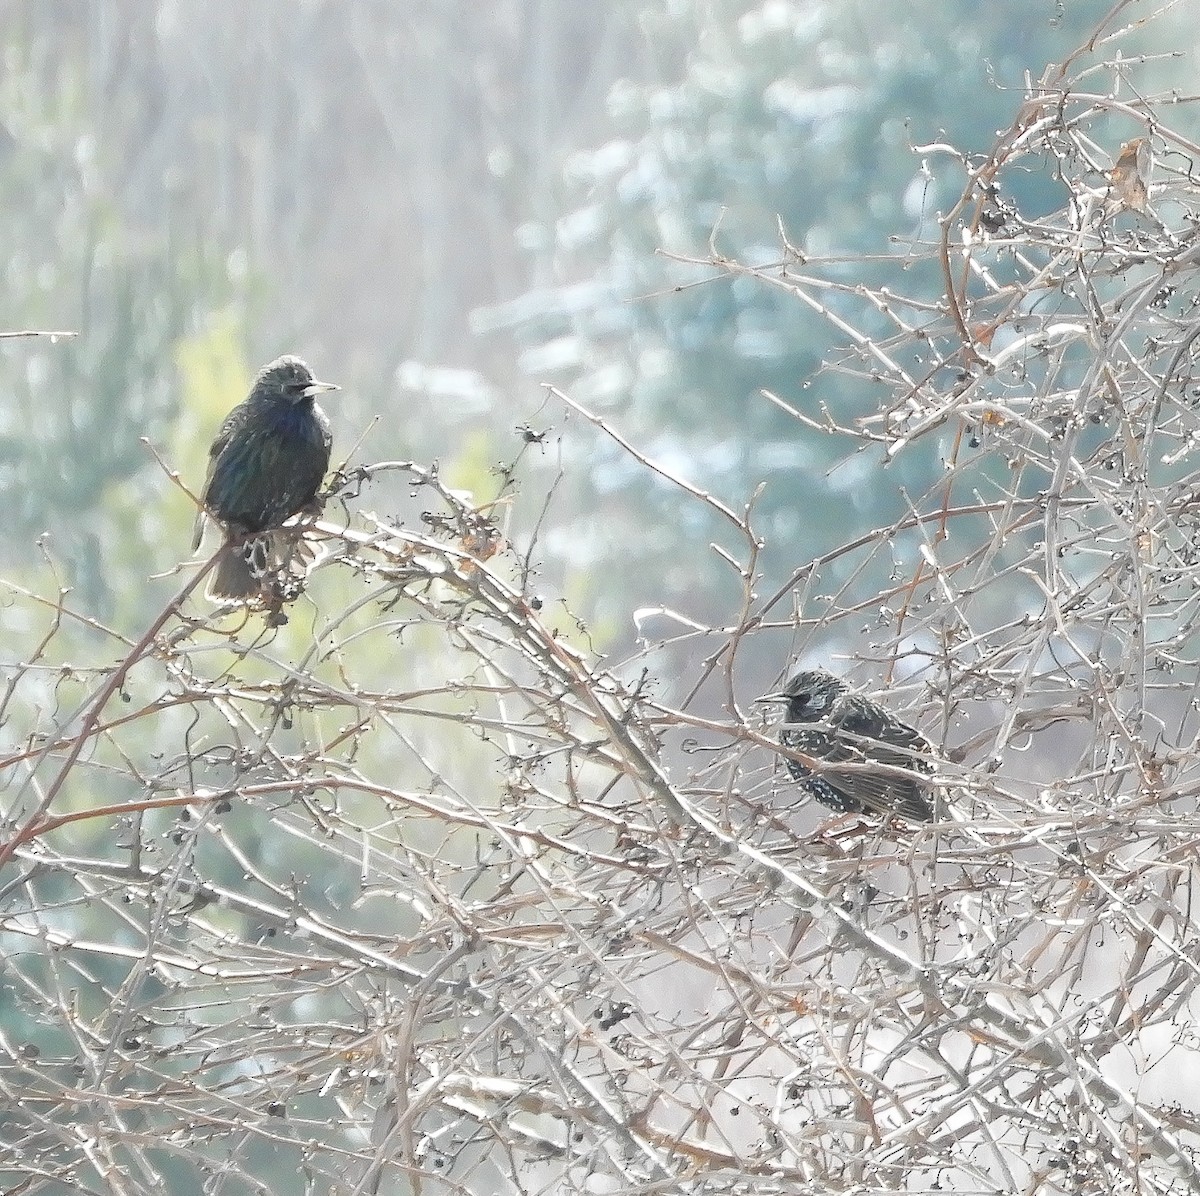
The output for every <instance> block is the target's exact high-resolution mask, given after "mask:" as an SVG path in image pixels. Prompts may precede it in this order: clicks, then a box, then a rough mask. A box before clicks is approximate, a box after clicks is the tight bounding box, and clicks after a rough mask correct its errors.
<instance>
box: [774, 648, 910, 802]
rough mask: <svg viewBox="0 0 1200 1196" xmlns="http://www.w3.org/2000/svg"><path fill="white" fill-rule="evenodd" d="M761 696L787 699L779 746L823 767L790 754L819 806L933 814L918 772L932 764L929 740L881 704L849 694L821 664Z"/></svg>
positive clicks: (796, 773) (795, 772) (790, 764)
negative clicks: (797, 758)
mask: <svg viewBox="0 0 1200 1196" xmlns="http://www.w3.org/2000/svg"><path fill="white" fill-rule="evenodd" d="M758 701H759V702H780V703H782V704H783V706H784V714H783V722H782V724H781V725H780V728H779V742H780V744H781V745H782V746H783V747H785V748H788V749H790V750H791V751H793V752H796V753H799V754H801V755H805V756H809V757H811V758H812V760H813V762H814V765H816V766H819V767H811V768H810V767H809V766H808V765H806V764H804V763H802V762H801V761H799V760H796V759H792V758H789V759H788V761H787V767H788V772H790V773H791V774H792V776H793V778H794V779H795V780H797V781H799V783H800V785H801V786H802V787H803V788H804V789H806V790H807V791H808V792H809V793H811V794H812V795H813V797H815V798H816V799H817V801H819V802H820V803H821V804H822V805H825V806H829V807H830V809H833V810H838V811H840V812H841V813H845V814H850V813H856V814H857V813H864V812H868V811H869V812H872V813H876V814H885V815H886V814H898V815H900V817H902V818H907V819H910V820H911V821H913V822H929V821H931V820H932V818H933V804H932V800H931V794H930V788H929V783H928V781H926V780H925V779H924V778H923V777H921V776H920V774H921V773H928V772H931V771H932V769H933V765H932V763H931V762H930V761H929V759H928V758H927V757H928V754H929V751H930V745H929V741H928V740H927V739H926V738H925V737H924V736H923V735H922V734H921V733H920V732H919V731H917V730H916V729H915V728H913V727H910V726H909V725H908V724H907V723H903V722H901V721H900V720H899V719H898V718H896V717H895V715H893V714H891V713H890V712H889V711H887V710H885V709H884V708H883V707H882V706H880V705H879V704H878V703H877V702H872V701H871V700H870V699H869V698H864V697H860V696H859V695H858V694H854V693H851V692H850V690H849V687H848V686H847V685H846V683H845V682H844V681H842V680H841V678H839V677H835V676H834V675H833V674H832V673H827V672H825V671H824V670H823V669H813V670H808V671H802V672H799V673H796V674H794V675H793V676H792V677H790V678H789V679H788V681H787V683H786V684H785V685H784V687H783V689H781V690H780V691H779V692H778V693H771V694H764V695H763V696H762V697H761V698H759V699H758ZM874 765H884V766H885V767H883V768H875V767H873V766H874ZM905 773H911V774H913V775H912V776H906V775H905Z"/></svg>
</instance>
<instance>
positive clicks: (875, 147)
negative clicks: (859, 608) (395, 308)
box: [481, 0, 1098, 610]
mask: <svg viewBox="0 0 1200 1196" xmlns="http://www.w3.org/2000/svg"><path fill="white" fill-rule="evenodd" d="M1085 7H1086V6H1082V5H1066V6H1064V5H1061V4H1056V3H1050V2H1047V0H1016V2H1014V3H1012V4H1005V5H1001V6H983V7H980V6H976V5H970V4H959V5H951V6H949V7H947V6H946V5H945V4H941V3H938V4H934V3H906V4H887V3H885V4H879V3H868V2H862V0H850V2H846V3H838V4H812V3H809V2H807V0H805V2H801V0H768V2H765V3H746V2H745V0H723V2H720V3H716V4H706V5H703V6H701V5H686V4H683V5H681V4H671V3H662V4H655V5H648V6H646V12H645V15H644V20H645V21H646V22H647V23H648V26H649V28H650V29H651V31H652V32H653V34H655V35H660V36H665V37H670V38H672V39H685V40H686V39H691V41H692V44H693V45H694V50H693V53H692V54H691V56H690V58H689V61H688V65H687V68H686V70H685V71H684V72H683V74H682V75H681V77H679V78H677V79H671V80H668V81H666V82H664V83H662V84H658V85H636V84H633V83H628V82H626V83H618V84H617V85H616V86H615V87H614V89H613V91H612V93H611V95H610V111H611V115H612V122H613V135H612V136H611V137H610V138H608V139H606V140H605V141H604V142H603V143H601V144H598V145H597V147H596V148H595V149H593V150H590V151H581V152H579V153H577V154H575V155H574V156H573V158H572V159H571V161H570V162H569V164H568V177H569V179H571V180H573V190H572V194H573V197H574V198H573V200H572V201H570V202H569V204H568V206H567V209H566V210H565V211H564V213H563V214H562V216H561V217H560V218H559V219H558V221H557V223H556V224H555V226H554V227H553V228H550V227H543V228H541V229H536V230H534V229H530V230H527V232H526V237H527V239H528V240H529V242H530V243H531V244H534V245H537V246H539V247H542V246H544V245H547V244H551V243H552V244H553V247H554V250H553V251H554V254H555V260H556V263H557V268H558V270H559V272H560V276H562V277H565V278H566V279H567V280H569V281H568V282H567V283H566V284H565V285H563V286H558V287H546V288H542V289H540V290H537V291H534V292H531V293H530V294H528V295H526V296H525V297H523V298H522V299H521V300H519V301H517V302H515V303H512V304H509V305H507V306H504V307H502V308H499V309H496V310H494V311H492V312H489V313H486V314H485V315H484V316H482V317H481V323H482V324H483V325H484V326H486V327H489V328H493V327H505V328H511V329H513V330H514V332H515V333H516V335H517V336H518V338H519V340H520V342H521V343H522V345H523V346H524V358H523V362H522V364H523V368H524V369H525V370H526V372H527V373H528V374H530V375H531V376H534V377H539V378H543V377H550V378H553V379H554V380H555V381H556V382H558V383H560V384H561V385H562V386H563V387H564V389H566V390H567V391H568V392H569V393H570V394H571V395H572V396H573V397H574V398H576V399H577V400H579V401H580V402H583V403H585V404H587V405H589V406H591V407H593V408H596V409H599V410H600V411H601V412H603V413H604V414H606V415H609V416H611V418H612V419H613V421H614V423H615V424H616V426H617V427H619V428H620V429H621V431H622V432H623V433H624V434H625V435H626V436H627V437H628V438H629V439H630V440H632V441H633V442H634V443H635V444H637V445H638V446H640V447H641V448H643V449H645V450H647V451H648V452H649V454H650V456H651V457H654V458H656V459H657V460H659V461H661V462H662V463H663V464H664V465H666V466H668V467H669V468H672V469H674V470H675V471H677V472H678V473H680V474H682V475H683V476H685V477H687V478H689V479H690V480H692V481H694V482H695V483H696V484H698V485H700V486H701V487H702V488H705V489H708V490H711V491H713V492H715V493H716V494H717V495H718V496H719V497H721V498H722V499H724V500H725V501H727V502H728V503H730V504H731V505H733V506H734V507H735V508H740V507H741V506H742V505H743V504H744V503H745V502H746V501H747V500H748V499H749V498H750V496H751V494H752V493H753V491H754V489H755V486H756V485H757V484H758V483H759V482H760V481H762V480H764V479H765V480H766V481H767V483H768V485H767V488H766V490H765V492H764V494H763V496H762V498H761V499H760V500H759V502H758V503H757V504H756V514H757V519H756V527H757V530H758V531H759V532H760V533H762V534H764V535H765V536H766V538H767V540H768V542H769V543H771V544H772V545H773V546H774V549H775V551H774V553H773V554H772V555H771V556H770V557H769V558H768V559H767V561H766V562H765V565H766V568H767V570H768V572H769V573H770V575H771V576H772V577H779V576H786V575H787V574H788V573H789V572H790V571H791V570H792V569H793V568H795V567H798V566H801V565H803V564H804V562H805V561H806V560H807V559H808V558H810V557H811V556H813V555H814V554H815V553H817V552H818V551H819V550H821V549H822V548H828V547H830V546H832V545H834V544H837V543H840V542H841V541H843V540H845V539H847V538H849V537H850V536H851V535H853V534H855V533H856V532H859V533H860V532H862V531H864V530H866V529H868V528H870V527H873V526H877V525H879V524H882V523H887V522H889V521H890V520H892V519H893V518H895V517H896V516H897V515H898V514H899V513H901V512H902V511H903V510H904V500H903V497H902V495H901V490H902V488H904V489H907V490H908V491H909V492H910V493H920V492H922V491H923V490H924V489H925V488H926V487H928V486H929V485H930V484H932V483H933V482H934V481H935V480H936V478H937V476H938V473H939V461H938V460H937V459H936V456H937V454H936V450H935V445H934V444H933V443H932V442H930V447H929V448H928V449H927V450H922V451H919V452H913V453H908V454H905V455H904V456H903V458H902V459H901V460H900V461H898V462H895V463H893V464H892V465H890V466H888V467H887V469H886V471H885V470H884V467H883V464H882V462H881V461H880V460H879V459H878V458H876V459H870V458H859V459H857V460H856V461H853V462H851V463H849V464H847V465H844V466H843V467H842V468H840V469H834V466H835V465H837V463H838V462H839V461H840V460H841V457H842V455H843V454H844V452H845V447H844V443H843V442H842V441H841V440H840V438H838V437H824V438H822V437H821V436H820V435H819V434H817V433H814V432H813V431H811V430H809V429H807V428H805V427H803V426H802V425H800V424H799V423H798V422H796V421H795V420H793V419H791V418H790V417H789V416H787V415H786V414H785V413H783V412H781V411H780V410H779V409H778V408H777V407H775V406H773V405H771V404H770V403H769V402H767V401H766V400H764V399H763V397H762V396H761V394H760V391H761V390H762V389H766V390H770V391H772V392H773V393H775V394H777V395H779V396H780V397H781V398H783V399H784V400H785V401H786V402H788V403H790V404H793V405H794V406H796V407H797V408H799V409H801V410H804V411H807V412H808V413H809V414H810V415H812V416H813V417H815V418H819V417H820V405H821V404H826V405H828V407H829V408H830V409H831V410H832V411H833V413H834V415H835V416H836V417H837V418H839V419H841V420H847V421H848V420H851V419H853V418H855V417H856V416H861V415H868V414H871V413H873V412H875V411H876V410H877V409H878V406H879V403H880V401H881V398H882V396H881V395H880V393H879V392H878V391H877V390H876V389H875V388H873V387H872V386H871V385H870V382H869V380H866V379H863V378H862V377H860V376H858V375H857V374H852V373H839V372H837V371H836V370H833V369H828V368H823V363H827V362H828V361H829V360H830V359H831V352H832V350H833V349H834V348H835V347H836V346H838V345H842V344H845V343H846V339H847V338H846V335H845V334H844V333H842V332H840V331H838V330H837V329H836V328H835V327H833V325H832V321H831V320H830V319H828V318H826V317H824V316H823V315H820V314H818V313H815V312H814V311H812V310H811V309H810V308H809V307H808V306H806V304H805V303H804V302H802V301H801V300H799V299H798V298H797V297H796V296H795V295H793V294H791V293H788V292H787V291H786V290H784V289H780V288H775V287H769V286H766V285H764V284H762V283H760V282H759V281H757V280H755V279H751V278H745V277H742V278H735V279H732V280H731V279H730V278H727V277H720V278H715V279H714V271H713V270H712V269H711V268H710V267H708V266H706V265H689V264H686V263H681V262H679V261H676V260H672V259H671V258H670V257H665V256H663V253H662V252H660V251H665V252H666V254H675V255H680V256H682V257H688V258H693V259H701V260H706V259H707V258H708V257H709V254H710V243H711V245H712V247H713V248H715V250H716V252H717V253H719V254H721V255H723V256H724V257H726V258H730V259H735V260H736V261H738V262H740V263H742V264H746V265H766V264H768V263H778V262H780V261H781V260H782V257H783V244H782V242H781V236H780V233H781V230H782V233H783V235H784V236H786V238H787V241H788V242H789V243H790V244H792V245H793V246H795V247H796V248H798V249H799V250H800V251H802V253H803V254H804V255H806V257H807V258H808V259H809V260H808V261H807V262H802V263H799V264H796V265H794V267H793V268H794V270H795V272H796V273H797V274H799V275H803V276H806V277H808V278H818V279H820V280H821V282H820V285H821V286H823V287H824V289H823V290H821V289H818V290H817V292H816V298H817V300H818V301H819V302H821V303H823V304H824V305H826V306H827V307H828V308H829V309H830V311H831V312H832V313H833V315H834V317H835V318H837V319H841V320H844V321H846V322H847V323H848V324H849V325H850V326H852V327H853V328H855V329H856V330H857V331H858V332H859V333H861V334H863V335H866V336H870V335H875V334H879V333H882V332H884V331H885V330H887V329H888V328H889V324H888V322H887V321H886V320H885V319H884V318H883V317H882V316H880V315H879V314H878V312H877V311H875V310H874V309H873V308H872V306H871V304H870V303H869V302H868V301H867V299H866V298H865V297H864V296H863V295H862V294H861V293H860V292H857V291H856V290H855V288H856V287H857V286H859V285H862V284H865V285H867V286H880V285H883V284H885V283H887V282H888V281H889V280H891V281H892V282H893V284H895V285H896V287H897V289H898V290H901V291H902V292H903V293H905V294H908V295H913V294H916V295H918V296H921V295H923V296H924V297H925V298H927V300H928V301H929V302H930V303H931V304H936V303H937V301H938V299H939V297H940V295H941V293H942V290H943V289H944V284H943V281H942V279H941V276H940V272H939V271H938V269H937V267H936V264H935V263H933V262H931V261H930V260H929V259H928V257H927V256H926V255H925V254H924V249H925V248H926V247H927V245H928V243H929V242H930V241H931V240H934V239H936V237H937V236H938V232H939V227H938V220H937V217H938V213H939V212H940V211H944V210H946V209H947V208H948V207H949V206H950V205H951V204H952V203H953V202H954V201H955V200H956V199H957V198H958V195H959V194H960V192H961V190H962V187H963V185H964V178H963V174H962V171H961V169H959V168H958V167H957V165H956V164H954V161H953V159H949V158H945V157H933V156H922V155H921V154H920V153H919V152H915V151H914V149H913V146H914V144H919V143H922V142H927V141H942V142H952V143H953V144H954V145H956V146H958V147H959V148H961V149H963V150H964V151H967V152H975V153H982V152H983V151H985V150H986V149H987V148H988V147H990V145H991V144H992V142H993V140H994V137H995V132H996V130H997V129H999V128H1003V127H1005V126H1007V125H1008V124H1010V123H1011V122H1012V120H1013V118H1014V115H1015V112H1016V110H1017V109H1018V107H1019V105H1020V102H1021V94H1022V88H1023V86H1024V83H1025V79H1024V72H1025V71H1026V70H1029V71H1031V72H1033V74H1034V76H1036V75H1037V74H1040V72H1041V71H1042V69H1043V68H1044V65H1045V63H1046V61H1047V60H1051V59H1054V58H1055V57H1056V56H1058V57H1061V55H1063V54H1064V53H1065V52H1067V51H1068V50H1069V49H1070V48H1072V47H1073V46H1074V45H1075V44H1076V41H1077V39H1078V38H1079V36H1080V35H1081V34H1082V32H1083V31H1084V30H1085V29H1086V28H1087V23H1088V22H1090V21H1092V20H1094V19H1095V18H1096V16H1097V15H1098V14H1096V13H1095V12H1092V11H1085ZM1025 182H1026V184H1027V187H1026V188H1025V190H1024V192H1023V193H1022V194H1021V195H1020V196H1018V197H1015V202H1018V203H1019V204H1020V206H1021V207H1022V209H1023V210H1024V209H1029V210H1032V211H1037V210H1039V209H1041V210H1045V209H1047V208H1049V207H1051V206H1053V205H1054V204H1056V203H1057V202H1059V201H1060V199H1061V186H1060V184H1059V183H1058V182H1057V181H1056V180H1055V178H1054V177H1053V174H1052V173H1051V172H1050V171H1047V172H1045V173H1043V174H1040V175H1039V174H1032V175H1029V176H1027V178H1026V180H1025ZM910 251H914V253H913V258H914V260H912V261H911V262H910V261H908V260H906V259H907V257H908V255H909V253H910ZM917 254H921V255H922V256H923V257H924V259H925V260H923V261H919V262H918V261H916V260H915V258H916V255H917ZM901 275H902V277H901ZM918 318H919V317H918ZM597 439H598V438H597ZM587 453H588V461H587V466H588V467H590V472H591V485H590V493H588V492H583V493H579V494H577V495H576V503H575V507H574V513H575V514H576V516H577V518H576V522H575V530H576V536H575V541H576V545H577V550H578V551H580V552H581V559H583V560H586V563H587V566H588V567H595V565H596V564H597V563H599V562H602V561H610V560H611V561H614V562H616V563H617V567H618V570H619V575H620V579H619V581H618V580H616V579H614V578H613V575H612V574H608V575H607V576H608V578H609V582H610V584H613V583H614V582H615V584H616V585H617V586H618V587H619V588H620V589H621V590H622V592H623V593H624V594H625V596H626V597H628V591H632V593H633V594H634V596H635V600H645V599H649V598H651V597H653V596H655V595H657V596H658V597H660V598H661V597H665V596H667V595H664V594H663V593H662V589H661V583H662V581H663V579H664V577H665V578H666V579H667V582H668V585H669V586H670V589H671V590H672V591H673V593H674V594H676V595H679V594H683V593H687V594H688V595H689V599H690V601H691V605H689V609H692V610H695V609H697V605H696V604H699V608H700V609H704V596H703V593H701V594H700V595H697V594H696V593H695V583H696V580H697V578H700V577H703V578H704V580H705V587H704V589H705V590H709V591H710V595H711V599H712V600H713V601H714V602H715V604H716V605H717V607H718V609H720V608H721V607H723V606H725V605H726V604H727V602H728V601H729V598H730V596H731V594H732V593H734V592H736V588H737V586H738V579H737V578H736V576H735V575H734V574H733V573H732V571H730V570H728V569H727V568H725V566H723V565H722V564H720V562H719V561H718V560H717V558H716V557H715V556H714V555H712V554H710V553H707V552H706V550H705V548H704V543H705V540H706V538H716V539H722V538H724V539H725V543H726V546H727V547H729V548H733V547H734V546H733V545H732V544H731V543H730V542H729V541H728V538H727V536H725V535H724V533H723V532H722V529H721V527H720V524H719V522H718V521H716V520H714V519H710V518H708V517H707V516H705V515H702V514H698V513H697V512H695V511H693V510H690V509H689V510H688V512H687V518H688V519H698V520H699V521H700V523H701V525H702V526H699V527H695V528H694V529H693V534H691V535H690V536H688V542H689V544H690V545H692V546H693V548H692V551H691V552H690V555H689V558H688V559H687V560H686V561H685V562H683V569H682V575H681V576H680V577H678V578H673V577H672V574H671V569H672V567H673V566H674V565H675V563H676V560H677V558H678V545H679V543H680V531H681V525H680V516H679V504H680V501H681V500H680V497H679V495H678V494H677V493H676V492H675V491H673V490H671V489H669V488H668V487H666V486H665V485H661V486H656V485H655V483H654V481H653V480H652V479H649V478H647V477H646V476H645V475H644V474H641V473H640V471H635V470H632V469H631V468H629V464H628V462H627V461H626V460H625V459H623V457H622V454H621V452H620V451H619V450H618V449H616V448H615V447H613V446H612V445H610V444H606V443H603V442H602V441H598V442H597V443H589V446H588V449H587ZM576 464H577V465H580V466H582V465H583V464H584V463H583V462H579V461H577V462H576ZM831 470H832V472H830V471H831ZM635 474H636V475H637V476H635ZM585 490H586V488H585ZM648 512H653V514H652V515H651V516H650V517H647V515H648ZM682 530H684V531H686V530H687V524H686V522H685V524H684V526H683V529H682ZM583 544H590V545H591V548H592V551H591V553H590V554H586V553H583V552H582V549H581V547H580V546H581V545H583ZM594 597H595V600H596V601H597V602H601V601H603V599H602V597H601V596H599V595H596V596H594Z"/></svg>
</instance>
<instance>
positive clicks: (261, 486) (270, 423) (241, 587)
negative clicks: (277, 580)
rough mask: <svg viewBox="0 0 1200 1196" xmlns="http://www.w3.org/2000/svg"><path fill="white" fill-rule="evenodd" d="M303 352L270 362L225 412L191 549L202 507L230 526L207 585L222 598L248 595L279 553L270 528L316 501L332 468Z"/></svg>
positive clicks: (320, 387)
mask: <svg viewBox="0 0 1200 1196" xmlns="http://www.w3.org/2000/svg"><path fill="white" fill-rule="evenodd" d="M338 389H339V388H338V387H336V386H334V385H333V384H332V383H329V382H318V381H317V379H316V378H314V377H313V373H312V370H310V369H309V368H308V366H307V365H305V363H304V362H303V361H301V360H300V358H299V357H280V358H278V359H276V360H275V361H272V362H271V364H270V365H267V366H264V367H263V368H262V369H261V370H260V371H259V374H258V377H257V378H255V379H254V385H253V387H251V390H250V395H249V397H248V398H246V399H245V400H244V401H243V402H241V403H239V404H238V405H237V406H236V407H235V408H234V409H233V410H232V411H231V412H230V413H229V415H228V416H227V417H226V419H225V422H224V423H223V424H222V425H221V430H220V431H219V432H218V433H217V437H216V439H215V440H214V441H213V443H212V447H211V448H210V449H209V453H208V457H209V460H208V476H207V477H206V478H205V481H204V491H203V493H202V495H201V500H202V501H203V503H204V510H203V511H202V512H201V513H200V515H199V517H198V518H197V520H196V535H195V539H194V540H193V542H192V549H193V551H194V550H195V549H196V548H197V547H199V544H200V537H201V535H202V534H203V531H204V514H205V513H207V514H208V515H210V516H211V517H212V518H213V519H215V520H216V521H217V522H218V523H219V524H220V525H221V527H222V529H223V530H224V533H225V549H224V552H223V554H222V556H221V559H220V561H218V563H217V569H216V572H215V573H214V574H213V578H212V581H211V582H209V585H208V591H207V593H208V596H209V597H210V598H212V599H215V600H217V601H226V602H228V601H232V602H243V603H245V602H249V601H251V600H252V599H253V598H254V596H255V595H256V594H258V593H259V592H260V591H261V589H262V584H263V579H264V576H265V575H266V573H267V572H269V570H270V569H271V567H272V564H273V562H275V561H276V559H277V557H278V553H277V551H276V545H275V537H273V536H271V535H269V534H263V535H257V534H256V533H259V532H261V533H270V532H272V531H274V530H275V529H277V528H279V527H280V526H281V525H282V524H284V523H286V522H287V520H289V519H290V518H291V517H292V516H293V515H296V514H298V513H299V512H300V511H302V510H304V509H305V508H306V507H308V506H310V505H311V504H312V502H313V499H315V498H316V496H317V491H318V490H319V489H320V486H321V480H322V479H323V478H324V477H325V471H326V470H327V469H328V468H329V453H330V450H331V448H332V445H333V438H332V436H331V434H330V431H329V420H328V419H326V417H325V412H323V411H322V410H321V408H320V407H318V406H317V404H316V403H315V402H314V399H315V398H316V396H317V395H319V394H320V393H321V392H322V391H327V390H338Z"/></svg>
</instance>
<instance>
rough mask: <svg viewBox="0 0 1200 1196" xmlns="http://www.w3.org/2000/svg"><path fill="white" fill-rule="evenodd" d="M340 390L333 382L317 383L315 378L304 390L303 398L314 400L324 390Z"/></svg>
mask: <svg viewBox="0 0 1200 1196" xmlns="http://www.w3.org/2000/svg"><path fill="white" fill-rule="evenodd" d="M341 389H342V388H341V387H340V386H338V385H337V384H336V383H333V382H318V381H317V380H316V379H315V378H314V379H313V380H312V381H311V382H310V383H309V384H308V385H307V386H306V387H305V388H304V397H305V398H306V399H313V398H316V396H317V395H319V394H321V393H322V392H323V391H326V390H341Z"/></svg>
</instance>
